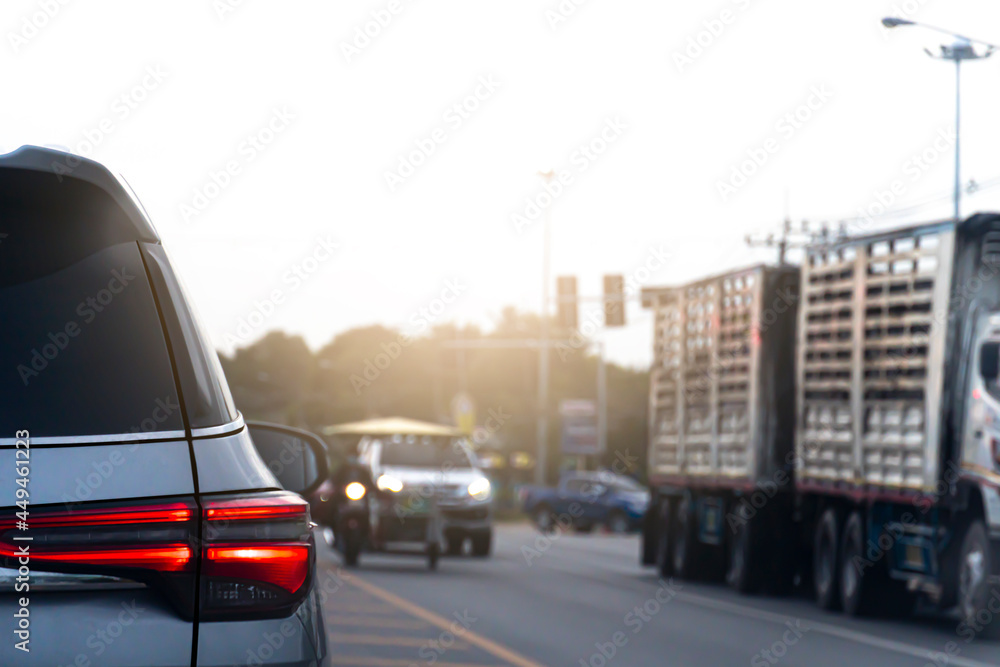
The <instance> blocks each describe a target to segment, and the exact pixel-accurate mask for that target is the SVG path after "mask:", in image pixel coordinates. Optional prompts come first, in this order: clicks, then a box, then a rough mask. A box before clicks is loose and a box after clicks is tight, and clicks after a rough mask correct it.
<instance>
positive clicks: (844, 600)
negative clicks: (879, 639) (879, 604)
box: [840, 510, 888, 616]
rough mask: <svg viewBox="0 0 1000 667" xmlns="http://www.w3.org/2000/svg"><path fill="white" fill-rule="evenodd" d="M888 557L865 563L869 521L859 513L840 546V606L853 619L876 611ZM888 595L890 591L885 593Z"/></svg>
mask: <svg viewBox="0 0 1000 667" xmlns="http://www.w3.org/2000/svg"><path fill="white" fill-rule="evenodd" d="M887 557H888V555H887V554H884V555H883V556H882V558H881V559H879V561H878V562H876V563H867V565H863V564H864V563H866V562H867V561H866V560H865V522H864V519H863V518H862V516H861V512H859V511H857V510H855V511H854V512H851V516H850V517H848V519H847V524H846V525H845V526H844V535H843V538H842V539H841V547H840V604H841V606H842V607H843V609H844V612H845V613H846V614H848V615H849V616H869V615H872V614H874V612H875V611H876V609H875V603H876V596H877V595H878V594H879V591H878V590H877V589H878V588H880V586H879V585H880V584H881V583H883V582H882V581H881V579H882V577H879V576H878V575H879V574H880V572H881V571H882V568H885V567H886V563H885V559H886V558H887ZM884 593H888V590H886V591H884Z"/></svg>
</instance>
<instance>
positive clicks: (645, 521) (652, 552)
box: [639, 496, 661, 565]
mask: <svg viewBox="0 0 1000 667" xmlns="http://www.w3.org/2000/svg"><path fill="white" fill-rule="evenodd" d="M654 498H655V496H654ZM660 504H661V503H660V502H659V501H655V502H650V504H649V509H648V510H646V514H645V516H643V517H642V543H641V545H640V547H639V562H640V563H642V564H643V565H657V564H658V563H659V562H660V560H659V556H660V535H659V533H657V529H658V527H659V524H658V523H657V521H658V520H659V518H660V513H659V512H657V511H656V510H655V509H654V508H656V507H659V506H660Z"/></svg>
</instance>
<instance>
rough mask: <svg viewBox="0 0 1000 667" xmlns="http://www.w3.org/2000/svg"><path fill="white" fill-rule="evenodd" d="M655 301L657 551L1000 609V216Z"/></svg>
mask: <svg viewBox="0 0 1000 667" xmlns="http://www.w3.org/2000/svg"><path fill="white" fill-rule="evenodd" d="M642 296H643V305H644V306H645V307H647V308H650V309H652V310H653V311H654V316H655V317H654V361H653V367H652V370H651V373H650V398H649V453H648V472H649V480H650V487H651V490H652V494H653V496H652V501H651V503H650V510H649V512H648V513H647V517H646V523H645V526H644V531H643V533H644V540H643V549H642V560H643V563H645V564H650V565H652V564H656V565H658V566H659V568H660V570H661V572H662V573H663V574H664V575H669V574H677V575H678V576H682V577H688V578H702V577H722V576H724V577H725V578H726V579H727V580H728V581H729V583H730V584H731V585H732V586H734V587H735V588H737V589H738V590H740V591H743V592H754V591H758V590H761V589H763V588H765V587H766V588H768V589H770V590H772V591H773V592H785V591H788V590H790V589H791V588H792V587H793V585H794V584H795V583H796V582H798V583H799V584H800V585H810V584H811V586H812V587H813V588H814V590H815V593H816V597H817V601H818V603H819V604H820V605H821V606H822V607H824V608H827V609H833V608H843V609H845V610H846V611H847V612H848V613H851V614H866V613H880V612H888V613H896V614H898V613H903V612H906V611H908V610H910V609H912V608H913V607H914V606H915V604H916V602H917V601H918V599H920V598H924V599H925V600H926V601H927V603H931V604H935V605H937V606H939V607H942V608H951V607H957V608H958V609H959V611H960V613H961V614H962V615H963V616H964V617H965V619H967V620H968V619H971V618H974V617H975V616H976V614H977V612H979V610H981V609H984V608H988V605H989V604H990V600H991V599H992V598H991V596H994V597H996V600H997V603H998V606H1000V491H998V488H1000V383H998V375H1000V215H997V214H977V215H974V216H972V217H970V218H968V219H967V220H965V221H962V222H958V223H956V222H952V221H945V222H935V223H929V224H924V225H918V226H912V227H906V228H902V229H896V230H891V231H880V232H877V233H870V234H864V235H859V236H856V237H852V238H843V239H836V240H833V241H828V242H824V243H818V244H816V245H813V246H811V247H809V248H807V250H806V253H805V258H804V261H803V264H802V266H799V267H796V266H791V265H783V266H766V265H756V266H751V267H748V268H743V269H739V270H736V271H731V272H727V273H724V274H719V275H715V276H712V277H709V278H705V279H702V280H698V281H695V282H692V283H689V284H686V285H681V286H676V287H666V288H649V289H644V290H643V295H642ZM996 611H997V612H1000V609H997V610H996ZM980 616H982V615H981V614H980ZM992 616H1000V613H992V614H991V617H992ZM979 625H983V624H982V623H979V624H978V625H975V626H974V627H976V628H978V626H979ZM987 625H989V627H990V628H991V629H992V630H993V631H994V632H996V626H998V625H1000V620H998V622H996V623H992V624H987ZM970 627H973V626H972V625H970ZM983 629H985V627H984V628H983ZM978 631H979V629H977V630H976V632H978Z"/></svg>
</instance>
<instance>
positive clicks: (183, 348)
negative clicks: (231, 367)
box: [143, 243, 237, 428]
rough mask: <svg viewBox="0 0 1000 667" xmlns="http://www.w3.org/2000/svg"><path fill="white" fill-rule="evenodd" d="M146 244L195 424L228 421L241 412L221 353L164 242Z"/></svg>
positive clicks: (189, 417)
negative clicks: (221, 359)
mask: <svg viewBox="0 0 1000 667" xmlns="http://www.w3.org/2000/svg"><path fill="white" fill-rule="evenodd" d="M143 248H144V249H145V252H146V257H147V258H148V260H149V264H148V266H149V272H150V275H151V276H152V278H153V284H154V285H155V287H156V293H157V295H159V297H160V306H161V308H162V309H163V318H164V320H165V321H166V324H167V332H168V333H169V335H170V343H171V345H173V349H174V360H175V361H176V363H177V375H178V377H179V378H180V383H181V392H182V393H183V394H184V407H185V409H186V410H187V415H188V421H189V422H190V424H191V428H205V427H210V426H221V425H223V424H228V423H229V422H231V421H233V420H234V419H236V416H237V413H236V407H235V406H234V404H233V397H232V394H231V393H230V392H229V384H228V383H227V382H226V376H225V374H224V373H223V372H222V364H221V363H219V354H218V352H216V351H215V349H214V348H213V347H212V346H211V344H210V343H209V338H208V334H206V333H205V331H204V329H203V328H202V326H201V320H200V319H199V318H198V316H197V314H196V313H195V312H194V309H193V308H192V304H191V301H190V299H188V297H187V295H186V294H185V290H184V286H183V284H182V283H181V281H180V280H179V279H178V278H177V276H176V275H175V274H174V271H173V268H172V267H171V266H170V262H169V260H168V259H167V254H166V251H165V250H164V249H163V246H160V245H154V244H150V243H145V244H143Z"/></svg>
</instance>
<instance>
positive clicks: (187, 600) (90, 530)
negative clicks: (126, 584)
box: [0, 491, 316, 621]
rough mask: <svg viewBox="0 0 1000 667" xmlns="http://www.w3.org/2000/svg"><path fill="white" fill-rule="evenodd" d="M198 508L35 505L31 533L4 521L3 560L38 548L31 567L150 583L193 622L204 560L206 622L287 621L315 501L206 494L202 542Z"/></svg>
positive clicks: (10, 561)
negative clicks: (20, 538) (49, 507)
mask: <svg viewBox="0 0 1000 667" xmlns="http://www.w3.org/2000/svg"><path fill="white" fill-rule="evenodd" d="M198 511H199V510H198V508H197V506H195V505H194V504H193V503H185V502H173V503H159V504H148V505H135V506H131V507H120V506H119V507H107V506H95V505H85V506H83V507H81V508H80V509H77V510H74V511H45V510H42V509H33V510H32V512H31V517H30V520H29V522H28V531H27V532H21V530H20V529H19V528H18V525H17V522H16V521H15V518H14V517H13V516H8V517H0V565H4V566H6V567H13V568H17V567H18V557H19V555H20V554H21V552H20V548H21V547H22V546H24V545H30V546H29V549H30V557H31V563H32V565H33V569H37V570H38V571H43V570H44V571H52V572H83V573H104V574H109V575H112V576H120V577H124V578H126V579H132V580H136V581H142V582H144V583H147V584H149V585H152V586H156V587H158V588H160V589H161V590H162V591H163V592H164V593H165V594H166V595H167V596H168V598H170V599H171V601H173V602H174V603H175V606H176V607H177V608H178V609H179V610H180V611H181V612H183V613H184V615H185V616H186V617H188V618H193V617H194V615H195V605H194V600H193V595H194V592H195V588H194V585H195V584H194V582H193V578H194V576H195V573H196V571H197V570H196V565H197V563H198V560H199V559H200V561H201V572H200V575H201V576H200V582H199V585H200V586H201V591H202V592H201V596H200V607H201V609H200V619H201V620H207V621H211V620H228V619H231V618H236V617H247V616H250V617H254V618H266V617H280V616H288V615H290V614H291V613H292V612H293V611H294V610H295V609H296V608H298V606H299V604H301V603H302V601H303V600H304V599H305V597H306V595H307V593H308V592H309V584H310V575H311V574H312V570H313V564H314V562H315V557H316V554H315V548H316V547H315V541H314V538H313V536H312V528H311V523H310V519H309V503H307V502H306V501H305V500H303V499H302V498H300V497H299V496H297V495H295V494H293V493H288V492H284V491H279V492H271V493H261V494H256V495H252V496H240V497H211V498H206V499H204V500H203V502H202V510H201V517H200V518H201V521H200V528H201V535H200V539H199V535H198V527H197V525H198V523H199V522H198V519H199V516H198ZM19 535H20V536H30V537H31V538H32V539H31V541H18V540H15V539H14V538H15V537H17V536H19ZM43 564H44V566H43Z"/></svg>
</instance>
